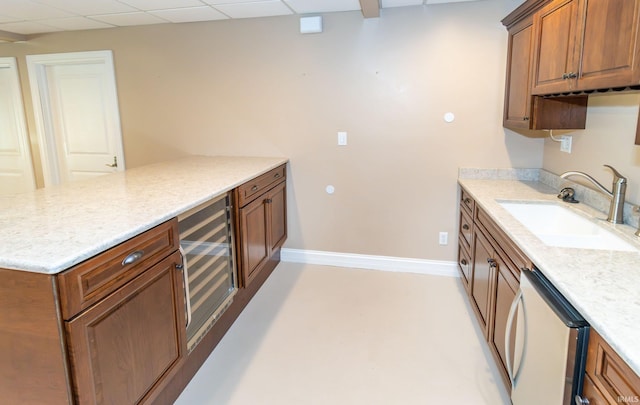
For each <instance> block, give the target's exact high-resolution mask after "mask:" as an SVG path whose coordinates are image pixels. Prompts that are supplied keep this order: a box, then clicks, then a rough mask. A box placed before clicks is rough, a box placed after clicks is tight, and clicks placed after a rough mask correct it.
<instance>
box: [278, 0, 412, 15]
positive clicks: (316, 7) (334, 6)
mask: <svg viewBox="0 0 640 405" xmlns="http://www.w3.org/2000/svg"><path fill="white" fill-rule="evenodd" d="M284 2H285V3H287V4H288V5H289V7H291V8H292V9H293V11H295V12H296V13H299V14H306V13H330V12H333V11H353V10H360V2H359V1H358V0H284ZM421 3H422V1H421Z"/></svg>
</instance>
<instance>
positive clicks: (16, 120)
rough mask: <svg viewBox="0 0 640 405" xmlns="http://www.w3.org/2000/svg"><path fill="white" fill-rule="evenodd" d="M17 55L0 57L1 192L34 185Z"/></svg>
mask: <svg viewBox="0 0 640 405" xmlns="http://www.w3.org/2000/svg"><path fill="white" fill-rule="evenodd" d="M35 187H36V184H35V179H34V174H33V164H32V161H31V150H30V148H29V140H28V138H27V130H26V126H25V119H24V109H23V107H22V92H21V91H20V81H19V78H18V68H17V65H16V60H15V58H0V195H10V194H16V193H22V192H26V191H31V190H33V189H35Z"/></svg>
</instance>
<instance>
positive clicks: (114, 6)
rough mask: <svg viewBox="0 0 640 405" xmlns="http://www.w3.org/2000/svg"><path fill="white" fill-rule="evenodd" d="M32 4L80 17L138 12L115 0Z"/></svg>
mask: <svg viewBox="0 0 640 405" xmlns="http://www.w3.org/2000/svg"><path fill="white" fill-rule="evenodd" d="M0 2H2V0H0ZM34 2H35V3H38V4H44V5H46V6H51V7H55V8H58V9H60V10H64V11H67V12H70V13H73V14H78V15H82V16H87V15H97V14H112V13H127V12H131V11H138V10H136V9H135V8H133V7H130V6H127V5H126V4H122V3H120V2H119V1H116V0H34ZM0 7H2V6H1V5H0Z"/></svg>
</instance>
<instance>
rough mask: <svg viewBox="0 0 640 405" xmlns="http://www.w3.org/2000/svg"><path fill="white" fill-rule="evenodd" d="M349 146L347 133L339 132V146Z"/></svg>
mask: <svg viewBox="0 0 640 405" xmlns="http://www.w3.org/2000/svg"><path fill="white" fill-rule="evenodd" d="M346 144H347V133H346V132H338V145H340V146H345V145H346Z"/></svg>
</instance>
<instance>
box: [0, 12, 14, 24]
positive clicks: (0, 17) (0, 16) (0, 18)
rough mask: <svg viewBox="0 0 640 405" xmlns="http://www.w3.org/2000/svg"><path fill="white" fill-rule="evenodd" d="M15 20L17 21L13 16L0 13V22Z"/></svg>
mask: <svg viewBox="0 0 640 405" xmlns="http://www.w3.org/2000/svg"><path fill="white" fill-rule="evenodd" d="M15 21H18V20H17V19H16V18H15V17H9V16H8V15H2V14H0V24H2V23H8V22H15Z"/></svg>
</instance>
